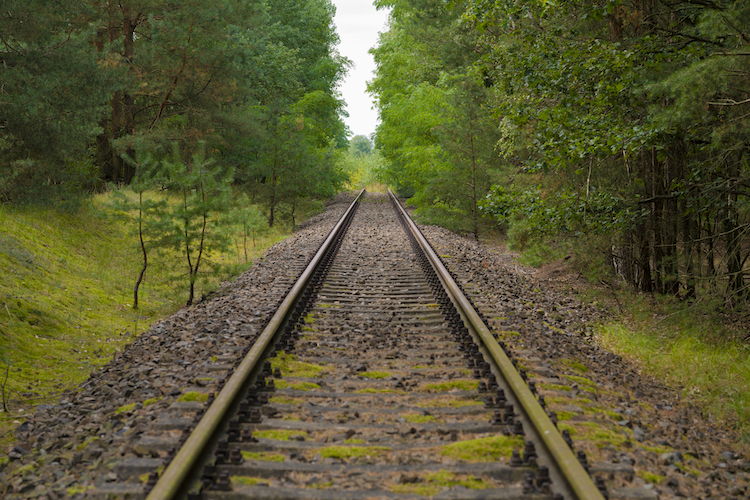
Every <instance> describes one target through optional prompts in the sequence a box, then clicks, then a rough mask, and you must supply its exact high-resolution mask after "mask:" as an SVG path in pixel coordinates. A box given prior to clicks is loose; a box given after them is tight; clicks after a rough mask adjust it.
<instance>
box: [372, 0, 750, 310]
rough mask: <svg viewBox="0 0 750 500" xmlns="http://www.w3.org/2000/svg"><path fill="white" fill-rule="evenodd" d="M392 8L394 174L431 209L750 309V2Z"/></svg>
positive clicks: (495, 0) (386, 145)
mask: <svg viewBox="0 0 750 500" xmlns="http://www.w3.org/2000/svg"><path fill="white" fill-rule="evenodd" d="M377 4H378V5H379V6H380V7H381V8H390V9H392V10H391V19H390V29H389V30H388V31H387V32H386V33H383V34H382V35H381V38H380V43H379V45H378V47H376V48H375V49H373V54H374V56H375V58H376V62H377V64H378V70H377V76H376V77H375V78H374V80H373V81H372V82H371V85H370V91H371V92H372V93H373V95H374V96H375V97H376V99H377V104H378V107H379V109H380V116H381V124H380V126H379V128H378V130H377V137H376V145H377V147H378V148H379V149H380V151H381V152H382V154H383V156H384V157H385V160H386V162H385V165H386V166H385V167H384V170H383V172H382V174H383V176H384V178H385V179H386V180H387V182H388V183H389V184H391V185H393V186H397V187H398V189H399V191H400V193H401V194H402V195H405V196H411V197H412V201H413V203H415V204H416V205H417V206H418V207H419V210H420V212H421V213H422V214H423V216H425V217H428V219H429V218H432V220H441V221H443V222H444V223H446V224H448V225H449V226H450V227H452V228H453V229H454V230H458V231H463V232H466V233H467V234H472V235H474V237H477V235H478V234H479V232H480V231H483V230H486V228H487V225H488V221H491V225H492V226H493V227H494V228H496V229H498V230H500V231H501V232H503V233H505V234H507V237H508V240H509V242H510V243H511V245H515V247H516V248H528V247H530V246H533V245H542V246H547V247H548V248H552V249H553V250H554V249H557V250H558V251H561V252H568V251H570V250H569V249H570V248H577V249H578V250H577V252H578V253H579V254H580V255H584V256H585V257H584V260H586V262H585V266H586V267H588V268H593V269H596V268H599V269H609V270H610V272H611V273H612V274H615V273H616V274H617V275H619V277H620V278H621V279H622V280H624V281H626V282H627V283H629V284H630V285H632V286H633V287H634V288H635V289H636V290H639V291H642V292H648V293H657V294H665V295H671V296H676V297H679V298H680V299H685V300H692V299H695V298H696V297H706V296H711V297H720V301H721V306H720V307H722V308H724V309H725V310H731V309H736V308H739V307H740V306H741V305H743V304H746V300H747V298H748V296H749V295H750V293H749V291H750V290H749V289H748V284H749V283H748V277H747V275H746V274H747V260H748V257H749V256H750V238H748V229H750V210H749V208H750V207H749V206H748V201H749V198H748V196H749V195H750V175H749V174H750V170H749V169H748V167H749V165H748V156H749V155H748V153H750V120H749V118H750V69H749V68H750V65H749V64H748V63H750V3H749V2H746V1H721V0H718V1H702V0H699V1H685V2H672V1H663V0H596V1H584V2H579V1H576V2H573V1H569V0H557V1H550V0H530V1H525V0H524V1H516V0H492V1H490V0H466V1H460V0H453V1H431V0H378V2H377ZM562 255H564V253H563V254H562Z"/></svg>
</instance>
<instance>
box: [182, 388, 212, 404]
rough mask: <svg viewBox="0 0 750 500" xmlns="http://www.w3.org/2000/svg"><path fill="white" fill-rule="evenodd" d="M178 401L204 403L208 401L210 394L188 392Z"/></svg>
mask: <svg viewBox="0 0 750 500" xmlns="http://www.w3.org/2000/svg"><path fill="white" fill-rule="evenodd" d="M177 401H182V402H200V403H203V402H205V401H208V394H207V393H205V392H195V391H191V392H186V393H185V394H182V395H181V396H180V397H179V398H177Z"/></svg>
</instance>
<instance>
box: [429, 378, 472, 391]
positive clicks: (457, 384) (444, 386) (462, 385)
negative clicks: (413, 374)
mask: <svg viewBox="0 0 750 500" xmlns="http://www.w3.org/2000/svg"><path fill="white" fill-rule="evenodd" d="M478 386H479V382H478V381H477V380H466V379H456V380H450V381H448V382H439V383H436V384H425V385H422V386H420V387H419V390H420V391H421V392H448V391H453V390H460V391H476V390H477V387H478Z"/></svg>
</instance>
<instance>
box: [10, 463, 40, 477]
mask: <svg viewBox="0 0 750 500" xmlns="http://www.w3.org/2000/svg"><path fill="white" fill-rule="evenodd" d="M38 467H39V464H38V463H36V462H31V463H29V464H26V465H24V466H23V467H19V468H18V469H16V470H15V474H16V475H18V476H25V475H26V474H30V473H32V472H34V471H35V470H36V469H37V468H38Z"/></svg>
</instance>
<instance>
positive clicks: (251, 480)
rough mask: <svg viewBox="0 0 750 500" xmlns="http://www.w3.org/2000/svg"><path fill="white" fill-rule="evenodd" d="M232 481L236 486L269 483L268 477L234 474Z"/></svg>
mask: <svg viewBox="0 0 750 500" xmlns="http://www.w3.org/2000/svg"><path fill="white" fill-rule="evenodd" d="M230 481H231V482H232V484H233V485H235V486H255V485H256V484H263V485H267V484H268V479H264V478H262V477H253V476H232V477H231V478H230Z"/></svg>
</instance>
